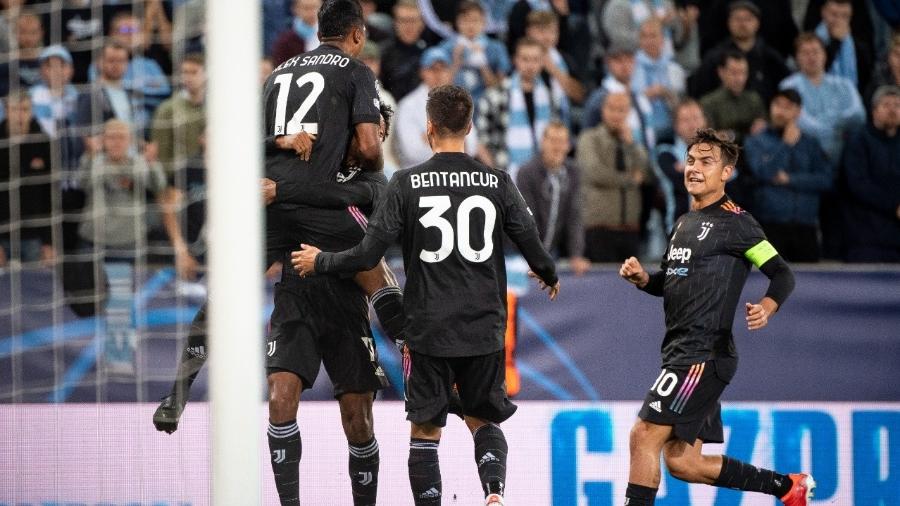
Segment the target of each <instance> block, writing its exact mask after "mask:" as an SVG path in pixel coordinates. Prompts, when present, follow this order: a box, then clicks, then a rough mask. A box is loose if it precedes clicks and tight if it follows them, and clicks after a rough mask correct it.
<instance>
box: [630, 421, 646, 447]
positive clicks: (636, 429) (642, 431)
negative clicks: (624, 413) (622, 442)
mask: <svg viewBox="0 0 900 506" xmlns="http://www.w3.org/2000/svg"><path fill="white" fill-rule="evenodd" d="M649 442H650V428H649V427H648V426H647V424H646V423H644V422H643V421H641V420H638V421H637V422H636V423H635V424H634V425H633V426H632V427H631V433H630V434H629V436H628V446H629V449H630V450H631V454H632V455H635V454H637V453H642V452H645V451H648V450H650V448H648V446H649Z"/></svg>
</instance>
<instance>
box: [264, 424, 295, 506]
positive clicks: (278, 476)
mask: <svg viewBox="0 0 900 506" xmlns="http://www.w3.org/2000/svg"><path fill="white" fill-rule="evenodd" d="M268 432H269V457H270V458H271V459H272V472H273V473H274V474H275V488H276V489H277V490H278V498H279V499H280V500H281V506H285V505H291V506H295V505H297V504H300V455H301V454H302V452H303V445H302V442H301V441H300V428H299V427H297V420H291V421H289V422H284V423H277V424H276V423H272V422H269V431H268Z"/></svg>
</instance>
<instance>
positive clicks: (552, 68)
mask: <svg viewBox="0 0 900 506" xmlns="http://www.w3.org/2000/svg"><path fill="white" fill-rule="evenodd" d="M525 34H526V35H527V36H528V37H531V38H532V39H534V40H536V41H538V42H540V43H541V45H542V46H544V50H545V51H546V53H545V54H544V69H543V70H541V79H543V81H544V84H546V85H547V86H551V87H555V88H559V89H560V91H562V92H563V93H565V94H566V96H567V97H569V100H571V101H572V102H576V103H579V104H580V103H581V102H583V101H584V98H585V95H586V92H585V89H584V86H583V85H582V84H581V82H579V79H576V78H575V77H573V76H574V74H573V70H574V68H575V65H574V63H573V62H574V60H572V58H571V57H570V56H568V55H566V54H564V53H562V52H560V50H559V49H557V46H558V45H559V18H558V17H557V16H556V14H554V13H553V12H551V11H532V12H531V13H529V14H528V18H527V26H526V28H525ZM565 116H566V124H568V111H566V112H565Z"/></svg>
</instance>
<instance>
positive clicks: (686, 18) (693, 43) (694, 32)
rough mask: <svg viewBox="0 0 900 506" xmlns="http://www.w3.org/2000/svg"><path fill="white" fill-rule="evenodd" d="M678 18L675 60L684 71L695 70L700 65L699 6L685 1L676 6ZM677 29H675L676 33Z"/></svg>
mask: <svg viewBox="0 0 900 506" xmlns="http://www.w3.org/2000/svg"><path fill="white" fill-rule="evenodd" d="M677 13H678V20H679V23H680V24H681V27H680V30H679V31H680V33H681V35H680V36H679V38H678V40H676V41H675V62H676V63H678V64H679V65H681V68H682V69H684V71H685V72H686V73H691V72H693V71H695V70H697V67H699V66H700V28H699V23H698V19H699V18H700V8H699V7H698V6H697V5H696V4H694V3H692V2H687V3H685V4H684V5H680V6H678V7H677ZM679 31H676V33H678V32H679Z"/></svg>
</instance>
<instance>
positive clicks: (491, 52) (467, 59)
mask: <svg viewBox="0 0 900 506" xmlns="http://www.w3.org/2000/svg"><path fill="white" fill-rule="evenodd" d="M484 23H485V19H484V9H483V8H482V7H481V5H479V4H478V3H477V2H474V1H471V0H466V1H464V2H462V3H461V4H460V5H459V13H458V14H457V15H456V30H457V31H458V32H459V33H458V34H457V35H456V36H455V37H453V38H449V39H447V40H445V41H444V42H442V43H441V44H440V46H439V47H441V48H442V49H444V50H445V51H447V52H449V53H450V54H451V55H453V74H454V76H453V81H454V83H456V84H457V85H459V86H462V87H463V88H465V89H467V90H469V92H470V93H471V94H472V99H473V100H475V101H476V102H477V101H478V99H479V98H481V95H482V94H483V93H484V90H485V89H486V88H489V87H491V86H496V85H497V84H499V83H500V82H501V81H502V80H503V76H505V75H506V74H507V73H508V72H509V71H510V65H509V57H508V56H507V54H506V48H505V47H503V44H501V43H500V42H497V41H496V40H494V39H491V38H489V37H488V36H487V35H485V33H484Z"/></svg>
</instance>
